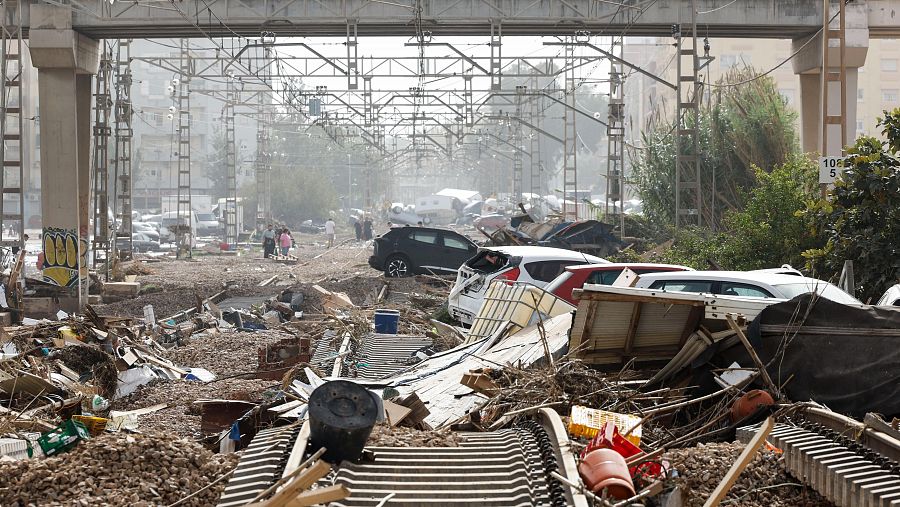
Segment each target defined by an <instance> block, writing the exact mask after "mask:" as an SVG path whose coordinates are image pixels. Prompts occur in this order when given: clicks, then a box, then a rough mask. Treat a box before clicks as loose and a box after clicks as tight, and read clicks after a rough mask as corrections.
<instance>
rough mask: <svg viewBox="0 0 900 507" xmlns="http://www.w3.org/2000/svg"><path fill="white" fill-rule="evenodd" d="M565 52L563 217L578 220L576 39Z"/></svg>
mask: <svg viewBox="0 0 900 507" xmlns="http://www.w3.org/2000/svg"><path fill="white" fill-rule="evenodd" d="M564 51H565V56H566V58H565V66H566V67H565V95H566V96H565V101H566V104H567V105H568V106H569V107H566V108H564V109H565V117H564V128H563V134H564V135H563V139H564V140H565V143H564V145H563V195H562V198H563V205H562V211H563V216H564V217H565V218H566V219H568V220H577V219H578V195H577V194H578V160H577V157H578V135H577V133H576V131H575V89H576V88H577V86H578V85H577V83H576V82H575V37H574V36H570V37H568V38H567V44H566V45H565V48H564Z"/></svg>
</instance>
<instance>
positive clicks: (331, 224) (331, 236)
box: [325, 217, 334, 248]
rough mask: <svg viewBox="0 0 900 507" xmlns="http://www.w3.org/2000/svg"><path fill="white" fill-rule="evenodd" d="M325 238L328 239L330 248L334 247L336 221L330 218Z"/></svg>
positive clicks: (326, 223)
mask: <svg viewBox="0 0 900 507" xmlns="http://www.w3.org/2000/svg"><path fill="white" fill-rule="evenodd" d="M325 236H327V237H328V248H333V247H334V220H332V219H331V217H328V220H326V221H325Z"/></svg>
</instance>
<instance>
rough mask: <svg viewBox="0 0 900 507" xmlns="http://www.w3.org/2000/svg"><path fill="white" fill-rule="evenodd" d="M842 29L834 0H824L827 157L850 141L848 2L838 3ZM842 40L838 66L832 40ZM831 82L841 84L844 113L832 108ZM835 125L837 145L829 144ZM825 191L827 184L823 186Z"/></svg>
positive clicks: (824, 149)
mask: <svg viewBox="0 0 900 507" xmlns="http://www.w3.org/2000/svg"><path fill="white" fill-rule="evenodd" d="M838 4H839V7H838V9H839V10H838V28H837V29H834V28H832V27H831V16H832V14H831V0H824V9H823V11H822V12H823V13H824V18H823V21H822V23H823V24H822V81H821V85H820V86H821V89H822V142H821V147H822V149H821V152H822V155H823V156H829V155H832V156H840V155H842V152H843V148H844V144H845V143H847V141H848V139H847V63H846V58H847V40H846V33H847V32H846V30H847V7H846V5H845V2H843V1H839V2H838ZM831 41H837V43H838V62H837V67H835V66H834V65H833V64H832V63H831V61H830V56H831V52H832V51H834V50H833V49H831V48H830V47H829V46H830V45H829V42H831ZM831 83H837V85H838V88H839V89H838V95H839V97H840V104H841V106H840V107H841V111H840V115H836V114H833V113H832V112H831V111H830V109H831V108H829V107H828V96H829V92H830V91H831V90H829V88H831ZM835 128H839V129H840V138H839V142H838V143H837V146H833V145H829V142H828V134H829V133H831V132H832V131H833V130H834V129H835ZM822 191H823V193H824V191H825V187H824V186H823V187H822Z"/></svg>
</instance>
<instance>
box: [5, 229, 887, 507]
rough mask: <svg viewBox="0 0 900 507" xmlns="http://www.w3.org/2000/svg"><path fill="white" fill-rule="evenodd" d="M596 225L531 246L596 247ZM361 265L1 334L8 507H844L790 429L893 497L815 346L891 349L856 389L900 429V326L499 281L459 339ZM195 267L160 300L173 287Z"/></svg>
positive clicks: (858, 406)
mask: <svg viewBox="0 0 900 507" xmlns="http://www.w3.org/2000/svg"><path fill="white" fill-rule="evenodd" d="M575 225H578V224H563V223H562V222H560V223H557V224H556V225H554V226H552V227H549V226H548V224H535V223H530V224H527V225H522V224H518V231H519V232H520V233H522V234H525V233H526V232H528V234H534V235H540V237H542V238H555V239H554V240H555V241H562V240H563V239H564V238H576V237H579V236H578V231H579V230H582V232H584V231H590V230H594V229H592V228H591V227H593V226H591V227H588V225H585V227H586V229H579V228H578V227H574V228H573V226H575ZM545 226H548V227H549V229H548V230H547V231H544V232H540V229H541V227H545ZM507 231H508V229H507ZM539 233H540V234H539ZM515 237H516V238H520V237H519V236H515ZM582 239H584V238H583V237H582ZM519 240H520V239H517V241H519ZM541 241H544V240H541ZM579 241H580V240H579ZM535 243H538V244H540V241H536V242H535ZM588 243H589V242H588ZM588 243H582V245H584V244H588ZM564 246H566V247H567V248H574V247H575V245H574V244H566V245H564ZM364 251H365V249H364V248H358V247H353V246H348V244H347V243H346V242H345V243H343V244H341V245H340V246H338V247H335V248H334V249H331V250H325V251H322V252H321V253H319V254H316V255H314V256H313V258H312V259H309V260H304V258H308V257H309V256H304V255H302V254H303V253H304V252H302V251H300V254H301V255H299V256H298V259H291V262H290V263H286V264H285V263H278V262H272V263H269V262H265V263H263V264H262V265H257V266H253V267H250V268H247V269H246V270H243V271H242V270H241V269H238V266H239V261H238V260H236V257H222V267H220V268H219V270H220V273H219V275H220V276H219V279H220V280H221V279H222V276H221V275H222V273H226V274H228V275H229V276H230V275H231V274H233V275H234V279H235V280H237V281H236V282H234V281H230V280H229V281H217V282H216V283H211V284H206V285H203V286H202V287H203V288H202V289H198V290H197V291H195V292H192V294H191V297H190V298H189V300H187V301H185V300H180V299H179V300H178V301H177V303H178V304H179V306H178V308H177V309H173V310H172V311H168V310H167V311H166V312H165V313H163V315H166V316H164V317H162V318H158V315H156V314H157V313H160V312H157V310H158V308H156V307H155V306H154V307H149V306H148V305H144V306H143V307H141V306H139V305H140V304H141V303H144V302H146V301H148V300H150V299H152V300H153V301H157V300H158V299H156V298H159V297H161V296H162V295H165V294H168V292H167V290H168V288H166V289H165V290H164V291H163V292H159V293H153V294H145V295H138V296H137V297H135V298H133V299H129V300H126V301H122V302H121V303H115V304H119V305H129V309H128V311H123V312H120V313H117V312H115V311H112V310H111V308H113V305H106V306H102V307H101V306H87V307H86V308H85V311H84V313H83V314H82V315H75V316H69V315H64V314H60V315H59V316H58V318H57V319H56V320H41V321H34V320H28V321H25V322H23V323H22V324H21V325H17V326H7V327H5V328H3V332H2V338H3V345H4V348H3V351H4V356H3V358H2V360H0V434H2V435H0V437H3V438H5V439H6V440H5V446H4V447H3V454H4V455H5V457H4V458H2V460H0V504H2V505H23V506H24V505H30V504H39V505H126V504H134V505H170V504H172V503H175V502H178V501H180V500H182V499H185V498H186V497H188V496H189V495H192V494H193V496H190V497H188V498H187V499H186V500H184V502H183V503H181V504H179V505H214V504H219V505H223V506H225V505H227V506H231V505H233V506H235V507H237V506H241V505H246V504H247V503H248V502H250V501H251V500H253V501H257V502H260V501H262V502H266V503H264V504H263V505H282V504H285V503H287V504H292V505H312V504H318V503H327V502H328V501H337V500H341V499H342V503H343V504H345V505H363V504H365V505H368V504H377V503H379V502H382V501H383V500H384V499H385V497H386V496H390V497H391V499H393V501H395V502H397V503H404V502H415V501H421V500H422V498H421V496H422V495H423V493H422V491H421V490H417V489H415V488H413V489H412V490H409V488H408V487H407V486H408V485H410V484H416V481H415V480H414V478H413V477H407V476H408V475H409V474H431V475H429V477H434V478H435V481H438V480H440V481H446V483H447V484H451V483H452V484H455V485H454V486H452V487H451V486H447V489H446V490H442V491H441V492H440V493H435V498H438V496H437V495H439V494H442V495H446V497H447V498H451V497H452V498H458V499H475V500H476V501H482V502H485V503H489V502H495V503H497V504H504V501H507V500H508V499H509V498H513V497H515V498H518V499H519V500H518V501H519V502H520V503H525V504H528V503H529V502H530V503H532V504H544V503H548V504H553V503H559V504H561V505H562V504H565V505H575V506H577V507H586V506H589V505H598V506H603V507H609V506H610V505H626V504H627V505H671V506H678V505H684V506H693V505H706V504H707V503H708V502H712V503H709V505H742V506H744V505H746V506H751V507H752V506H757V505H759V506H762V505H783V506H788V505H801V506H816V507H818V506H823V507H824V506H828V505H831V504H830V503H829V500H828V499H827V498H826V496H827V494H826V496H822V494H820V492H817V491H818V489H817V483H816V479H815V478H813V479H810V478H807V477H800V476H802V475H804V474H803V473H797V474H796V475H797V476H793V475H791V474H790V473H789V472H788V470H796V469H795V468H791V466H786V463H788V464H789V465H793V464H794V463H795V462H796V461H797V460H800V458H798V456H800V455H798V454H797V452H798V451H797V449H794V448H792V447H791V445H789V443H784V442H789V440H779V442H782V443H778V444H777V445H778V446H780V447H782V448H779V447H776V445H774V444H771V443H768V439H771V440H772V441H776V440H777V439H779V438H781V437H780V435H783V434H784V433H783V431H784V430H785V428H803V431H819V432H820V433H819V434H820V435H821V436H822V439H823V440H822V442H825V441H826V440H828V439H832V440H835V439H844V440H839V443H840V444H841V445H842V447H841V451H840V452H841V453H844V452H851V451H852V452H853V453H856V454H854V456H853V459H854V460H855V459H857V457H856V456H857V455H858V456H860V457H859V458H858V459H861V460H869V461H871V463H872V464H871V465H866V466H872V467H876V468H877V470H879V471H881V470H884V471H885V472H886V474H885V475H884V476H885V477H892V476H891V475H890V474H891V473H894V472H895V471H896V470H897V469H898V468H897V467H896V465H895V463H896V457H888V456H886V455H884V456H878V458H877V459H875V458H872V455H873V454H872V453H874V454H879V453H882V452H883V450H877V451H873V450H872V449H869V448H866V447H865V442H866V440H865V439H866V438H871V437H872V433H873V432H878V435H877V439H878V441H879V442H883V441H886V440H885V438H887V437H886V436H890V435H893V434H894V433H893V432H896V421H894V422H892V421H890V420H881V419H878V418H877V417H876V416H874V415H873V414H869V416H867V419H866V424H865V425H863V424H862V423H859V425H858V426H856V423H855V422H852V420H849V419H846V418H845V419H840V417H838V416H836V415H835V416H834V417H835V421H836V422H835V423H834V425H832V426H828V424H827V423H823V422H822V419H821V417H823V416H821V414H820V416H819V417H820V418H819V419H818V420H815V421H812V422H811V421H809V420H807V419H805V418H806V417H808V414H809V413H811V411H812V410H813V408H810V407H814V405H813V404H812V402H815V401H816V398H821V397H823V396H831V395H835V396H836V395H838V394H842V393H839V392H837V391H836V390H835V386H833V385H830V386H822V385H817V384H816V383H815V382H814V376H815V375H816V374H817V373H816V372H815V371H814V370H815V369H814V368H813V369H808V368H804V367H803V366H802V365H803V364H808V362H809V361H808V358H803V357H799V356H798V355H797V354H798V352H797V351H808V350H810V348H811V347H813V346H814V345H813V344H820V347H819V350H817V352H818V353H820V356H821V358H822V360H823V361H833V360H834V358H835V357H838V354H836V351H837V350H838V349H837V348H835V345H834V344H835V343H840V340H838V339H831V338H829V339H828V340H825V341H814V340H817V339H818V338H817V337H819V336H826V337H831V336H832V335H833V336H838V337H841V336H856V335H855V334H853V333H856V334H860V333H863V334H865V332H864V331H861V330H866V329H872V330H873V332H871V333H868V334H870V335H872V336H870V337H868V338H866V339H865V340H864V342H865V343H868V344H871V345H872V346H871V347H869V348H868V349H866V351H865V354H868V355H866V357H869V358H876V359H877V361H879V364H884V365H886V367H885V368H883V369H880V370H879V371H877V372H862V371H863V370H861V369H860V372H862V373H860V374H859V375H858V376H857V377H855V378H856V380H857V382H856V383H855V384H854V385H853V386H852V388H853V389H859V390H860V393H861V394H858V395H856V396H854V397H853V400H847V401H844V403H848V405H846V409H847V411H848V412H854V413H855V412H869V411H875V410H874V409H876V408H877V407H878V406H884V407H887V408H888V409H890V410H893V407H894V405H893V403H895V402H894V401H893V400H891V399H888V400H886V401H885V398H891V393H893V391H892V390H890V389H885V388H878V389H876V388H874V387H872V386H871V384H872V383H873V380H872V379H874V380H879V379H882V377H883V373H881V372H882V371H887V372H891V371H895V369H896V368H894V369H891V368H892V365H896V360H895V356H894V355H892V353H893V350H890V351H888V352H887V353H877V349H878V347H880V346H881V345H880V344H883V343H885V342H887V341H888V340H889V339H891V338H892V337H894V335H895V334H897V331H896V328H897V325H896V322H900V318H897V315H896V314H897V313H898V311H897V310H890V309H885V310H881V309H879V310H877V311H876V310H872V309H871V308H862V309H857V308H854V309H853V310H852V311H851V310H849V309H846V308H842V307H841V305H839V304H837V303H831V302H826V303H819V302H817V300H816V299H815V298H814V297H807V296H799V297H798V298H795V299H794V300H791V301H787V302H780V303H779V302H776V301H771V300H765V299H762V298H748V297H740V296H728V295H721V296H720V295H711V294H688V293H676V292H665V291H658V290H653V291H651V290H649V289H638V288H635V287H633V286H632V285H628V286H624V285H622V286H620V285H615V284H614V285H613V286H601V285H590V286H585V287H584V288H583V289H575V290H574V291H573V295H574V298H575V299H576V300H577V304H578V306H577V307H573V306H571V305H569V304H568V303H565V304H561V305H560V304H556V302H555V301H556V300H557V299H558V298H555V297H554V296H552V295H551V294H550V293H548V292H546V291H544V290H542V289H539V288H537V287H533V286H529V287H523V286H520V285H517V284H516V283H509V282H508V281H503V280H500V281H496V282H494V284H493V285H492V287H490V288H489V290H488V291H487V292H486V293H485V294H486V296H485V297H486V299H489V300H490V301H489V304H488V303H485V304H483V305H482V307H481V311H480V312H479V313H478V314H477V318H476V319H475V322H474V323H473V325H472V327H471V328H470V329H462V328H459V327H455V326H454V325H452V324H448V323H445V322H442V321H441V320H440V317H441V315H442V311H441V308H442V306H443V304H444V303H445V301H446V298H447V294H448V292H449V289H450V286H451V285H452V283H453V280H452V277H446V278H445V277H437V276H423V275H420V276H417V277H412V278H408V279H403V280H394V279H389V280H388V279H384V278H382V277H381V276H378V277H374V276H372V277H360V276H359V275H358V274H357V273H355V272H354V263H356V262H358V257H359V255H360V252H364ZM326 252H328V253H331V254H333V255H334V258H329V257H328V256H323V255H322V254H324V253H326ZM595 253H596V252H595ZM199 265H200V268H201V269H199V270H198V271H199V272H200V273H206V274H207V275H208V274H209V273H211V272H212V270H213V268H212V267H211V266H210V265H209V264H207V263H204V262H202V261H200V262H199ZM176 266H177V264H175V263H166V262H160V263H158V264H156V265H154V266H153V268H152V270H147V271H152V273H149V274H148V273H147V272H144V271H141V270H138V276H140V277H143V278H144V279H142V280H140V281H141V282H143V287H147V286H152V285H154V284H160V285H163V284H165V283H167V282H166V279H167V270H169V269H170V268H173V267H176ZM258 268H262V269H258ZM229 270H232V271H229ZM169 275H170V274H169ZM132 276H133V275H132ZM186 278H187V279H190V276H187V277H186ZM172 289H173V290H174V292H172V294H176V295H178V297H180V294H181V293H180V292H178V291H187V290H190V289H188V287H187V286H186V285H184V281H183V280H178V281H176V282H173V283H172ZM544 302H547V304H544ZM773 302H774V303H776V304H773ZM137 308H140V312H139V314H136V312H135V311H134V310H136V309H137ZM167 308H171V307H167ZM526 310H527V311H526ZM443 313H446V312H443ZM838 315H840V316H844V317H846V316H848V315H852V316H853V319H854V321H853V323H852V327H848V328H844V327H842V326H841V323H840V321H834V320H833V319H838V317H836V316H838ZM842 318H843V317H842ZM804 319H805V320H804ZM786 337H790V340H793V341H792V342H790V343H792V346H791V347H786V346H784V344H785V343H786V342H785V340H787V339H788V338H786ZM858 342H860V343H862V342H863V340H861V339H860V340H858ZM807 353H808V352H807ZM866 360H874V359H866ZM859 361H862V359H859V358H848V359H847V360H846V362H847V363H848V364H856V363H857V362H859ZM829 364H830V363H829ZM779 368H781V369H779ZM826 369H827V370H828V375H831V376H832V377H834V378H837V375H838V373H836V372H839V371H840V370H839V369H837V368H832V367H829V368H826ZM832 371H834V372H835V373H832ZM791 384H793V385H791ZM339 387H340V388H339ZM876 387H877V386H876ZM849 388H850V387H848V386H841V389H843V390H846V389H849ZM800 393H811V394H809V396H802V395H800ZM795 398H796V399H795ZM323 400H324V401H323ZM840 401H841V400H838V401H836V402H835V403H837V402H840ZM851 402H852V406H851V405H849V403H851ZM815 410H819V412H820V413H826V414H827V413H829V412H828V411H827V410H825V409H823V408H815ZM889 415H894V414H889ZM826 419H827V417H826ZM848 421H849V422H848ZM776 424H777V425H778V426H777V427H778V428H779V429H778V430H773V428H776ZM823 428H825V429H823ZM846 428H852V429H853V431H852V432H848V431H846ZM776 431H780V432H782V433H778V432H776ZM798 431H799V430H798ZM836 435H837V436H836ZM848 435H850V436H848ZM855 435H863V437H858V436H855ZM898 435H900V434H898ZM816 438H817V439H816V440H815V441H816V442H820V440H818V437H816ZM848 438H859V440H858V441H857V442H852V443H850V442H847V439H848ZM891 438H895V439H896V438H897V437H896V436H894V437H891ZM736 439H739V440H741V441H742V442H744V443H736V442H735V440H736ZM835 441H838V440H835ZM898 441H900V440H898ZM823 445H825V444H823ZM860 449H863V450H862V451H860ZM858 451H859V452H858ZM792 453H793V454H792ZM866 453H869V454H866ZM897 455H900V445H898V449H897ZM525 456H527V459H525V458H524V457H525ZM789 460H793V461H789ZM892 460H894V461H892ZM869 461H867V463H868V462H869ZM235 467H236V468H235ZM878 467H880V468H878ZM891 467H894V468H891ZM229 473H233V476H234V477H235V479H234V480H232V479H230V478H229V475H228V474H229ZM879 473H880V472H879ZM246 474H254V477H256V479H258V480H255V481H254V482H253V483H252V484H248V483H247V482H246V481H241V480H240V479H239V478H240V477H246ZM467 474H469V475H467ZM482 475H483V476H484V477H481V476H482ZM438 477H440V479H437V478H438ZM478 477H480V478H478ZM879 477H880V476H879ZM415 478H417V479H419V480H421V477H420V476H416V477H415ZM476 478H477V479H476ZM829 480H830V479H829ZM823 481H824V482H825V483H828V481H827V480H825V479H823ZM459 484H468V485H471V487H469V486H459ZM818 487H821V485H820V484H819V485H818ZM890 487H893V485H892V484H888V485H886V486H885V487H884V489H885V491H893V490H890V489H889V488H890ZM405 488H406V489H405ZM871 489H874V486H873V488H871ZM878 491H880V490H878ZM391 495H392V496H391ZM417 495H418V496H417ZM542 495H546V496H542ZM495 497H496V498H495ZM498 498H499V499H498ZM829 498H830V497H829ZM503 499H506V500H503ZM523 499H524V500H523ZM550 499H552V500H550ZM545 500H546V501H545ZM291 502H292V503H291ZM836 503H839V502H836Z"/></svg>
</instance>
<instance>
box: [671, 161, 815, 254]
mask: <svg viewBox="0 0 900 507" xmlns="http://www.w3.org/2000/svg"><path fill="white" fill-rule="evenodd" d="M755 177H756V185H755V186H754V187H753V188H752V189H751V190H750V191H749V192H747V193H746V194H745V195H743V196H742V200H743V201H744V207H743V209H741V210H740V211H729V212H727V213H726V214H725V217H724V219H723V227H722V232H716V233H713V232H710V231H709V230H708V229H700V228H696V227H688V228H682V229H679V231H678V233H677V235H676V237H675V242H674V244H673V245H672V247H671V248H668V249H666V250H664V251H663V252H662V255H661V256H660V259H661V260H663V261H665V262H670V263H673V264H684V265H686V266H691V267H693V268H697V269H709V267H710V265H709V262H708V261H710V260H711V261H713V262H715V263H717V264H718V265H719V266H721V267H722V268H723V269H734V270H750V269H762V268H768V267H777V266H780V265H782V264H791V265H793V266H795V267H799V266H802V265H803V263H804V261H805V258H804V257H803V252H804V251H805V250H808V249H811V248H815V247H816V246H818V245H819V244H820V240H819V239H818V237H817V236H816V235H815V234H814V233H813V230H812V229H813V227H812V223H811V221H810V219H809V218H808V217H807V216H805V215H804V214H802V213H799V212H801V211H802V210H804V209H805V207H806V203H807V202H808V201H809V200H810V199H813V198H814V197H815V195H816V192H817V187H816V179H817V170H816V166H815V164H814V163H812V162H811V161H810V160H809V159H807V158H805V157H802V156H795V157H792V158H791V159H790V160H789V161H788V162H787V163H785V164H783V165H781V166H778V167H776V168H774V169H773V170H772V171H771V172H765V171H763V170H762V169H760V168H755Z"/></svg>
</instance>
